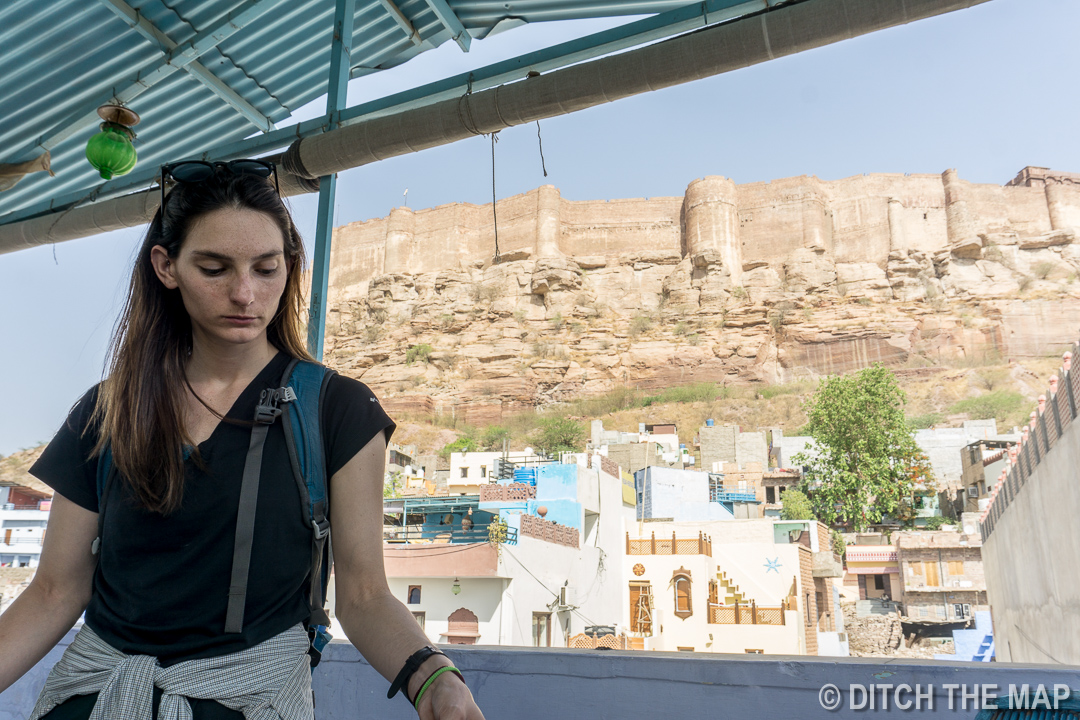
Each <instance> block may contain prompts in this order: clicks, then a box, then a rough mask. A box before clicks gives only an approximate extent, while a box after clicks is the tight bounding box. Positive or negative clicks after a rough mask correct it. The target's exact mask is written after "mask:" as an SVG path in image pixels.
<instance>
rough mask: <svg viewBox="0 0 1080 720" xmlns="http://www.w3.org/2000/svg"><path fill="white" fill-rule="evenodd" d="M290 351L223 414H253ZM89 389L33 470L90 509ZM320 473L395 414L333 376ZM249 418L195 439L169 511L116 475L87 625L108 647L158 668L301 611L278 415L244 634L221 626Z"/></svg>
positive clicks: (292, 619)
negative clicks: (141, 498)
mask: <svg viewBox="0 0 1080 720" xmlns="http://www.w3.org/2000/svg"><path fill="white" fill-rule="evenodd" d="M289 359H290V358H289V357H288V356H286V355H285V354H284V353H279V354H278V355H277V356H276V357H275V358H274V359H273V360H271V361H270V363H269V364H267V366H266V367H265V368H263V370H262V372H260V373H259V375H258V376H257V377H256V378H255V379H254V380H253V381H252V382H251V384H250V385H248V387H247V388H246V389H245V390H244V391H243V392H242V393H241V394H240V397H239V398H238V399H237V400H236V404H235V405H233V407H232V408H231V409H230V410H229V412H228V414H227V417H229V418H234V419H238V420H244V421H250V420H252V419H253V418H254V413H255V405H256V404H257V402H258V399H259V395H260V393H261V391H262V390H264V389H267V388H273V387H277V386H278V384H279V383H280V380H281V375H282V373H283V372H284V371H285V366H286V365H287V364H288V362H289ZM96 394H97V388H96V387H95V388H94V389H92V390H91V391H90V392H88V393H87V394H86V395H85V396H84V397H83V398H82V399H81V400H80V401H79V402H78V404H76V406H75V407H74V408H73V409H72V411H71V414H70V415H69V416H68V419H67V421H66V422H65V423H64V425H63V427H61V428H60V430H59V432H57V434H56V437H54V438H53V440H52V442H51V443H49V446H48V447H47V448H46V449H45V451H44V452H43V453H42V455H41V457H40V459H38V461H37V462H36V463H34V466H33V467H32V468H30V473H31V474H33V475H34V476H36V477H38V478H40V479H41V480H42V481H43V482H45V483H47V484H49V485H50V486H51V487H52V488H53V489H54V490H55V491H56V492H58V493H60V494H61V495H63V496H64V497H66V498H67V499H69V500H71V501H72V502H74V503H76V504H78V505H81V506H82V507H84V508H86V509H88V510H90V511H92V512H97V510H98V501H97V479H96V474H97V458H96V457H93V458H92V457H91V451H92V449H93V447H94V444H95V443H96V441H97V433H96V432H95V431H94V429H93V428H91V430H90V431H89V432H87V433H85V434H83V428H85V427H86V425H87V423H88V420H89V418H90V415H91V413H92V411H93V408H94V402H95V399H96ZM321 415H322V433H323V439H324V444H325V457H326V458H327V468H326V469H327V478H330V477H332V476H333V474H334V473H336V472H337V471H338V470H340V469H341V468H342V467H343V466H344V465H345V464H346V463H347V462H348V461H349V460H351V459H352V458H353V457H354V456H355V455H356V453H357V452H359V450H360V449H361V448H363V447H364V445H366V444H367V442H368V441H369V440H371V438H373V437H374V436H375V435H376V433H378V432H380V431H385V433H386V439H387V442H389V440H390V436H391V435H392V433H393V432H394V429H395V425H394V422H393V421H392V420H391V419H390V418H389V417H388V416H387V415H386V413H385V412H384V411H383V409H382V407H381V406H380V405H379V402H378V400H377V399H376V398H375V395H374V394H373V393H372V392H371V390H369V389H368V387H367V386H366V385H364V384H363V383H361V382H359V381H357V380H353V379H351V378H346V377H342V376H340V375H336V376H334V377H333V378H331V380H330V381H329V384H328V386H327V388H326V393H325V395H324V400H323V405H322V408H321ZM250 438H251V427H250V425H246V426H241V425H234V424H231V423H226V422H222V423H219V424H218V426H217V428H216V429H215V430H214V432H213V434H212V435H211V436H210V437H209V438H208V439H207V440H206V441H205V442H203V443H201V444H200V445H199V452H200V454H201V456H202V460H203V463H204V465H205V469H206V471H205V472H204V471H202V470H200V469H199V468H198V467H197V466H196V464H195V462H194V460H193V459H190V458H189V459H188V460H187V461H186V462H185V471H186V472H185V476H184V496H183V502H182V503H181V507H180V509H179V510H178V511H176V512H174V513H171V514H169V515H167V516H166V515H162V514H160V513H155V512H149V511H147V510H146V509H144V508H142V507H141V506H139V505H138V504H137V502H136V501H135V499H134V495H133V493H132V492H131V489H130V487H129V486H128V484H127V483H125V482H114V483H113V484H112V487H111V489H110V491H109V497H108V499H107V501H106V506H105V522H104V529H103V531H102V544H101V551H100V556H99V560H98V567H97V571H96V573H95V575H94V584H93V596H92V598H91V600H90V604H89V605H88V606H87V608H86V624H87V625H89V626H90V627H91V628H92V629H93V630H94V632H96V633H97V634H98V635H100V636H101V638H102V639H104V640H105V641H106V642H108V643H109V644H110V645H112V646H113V647H114V648H116V649H117V650H120V651H121V652H124V653H127V654H142V655H153V656H156V657H157V658H158V659H159V660H160V661H161V664H162V665H163V666H168V665H172V664H174V663H177V662H181V661H183V660H192V659H195V658H206V657H215V656H218V655H225V654H228V653H233V652H238V651H240V650H244V649H246V648H249V647H252V646H254V645H257V644H259V643H260V642H263V641H264V640H267V639H269V638H271V637H273V636H274V635H277V634H278V633H281V632H284V631H285V630H287V629H288V628H290V627H292V626H293V625H295V624H297V623H299V622H302V621H303V620H305V619H306V618H307V617H308V614H309V608H308V592H309V583H308V578H309V577H310V568H311V542H312V537H311V530H310V529H309V528H308V527H307V526H306V525H305V516H306V513H307V509H306V508H305V507H304V506H303V505H302V504H301V499H300V492H299V489H298V487H297V484H296V480H295V479H294V477H293V474H292V468H291V465H290V463H289V454H288V447H287V446H286V444H285V432H284V430H283V428H282V423H281V422H280V421H278V422H276V423H274V424H273V425H272V426H271V427H270V431H269V434H268V435H267V439H266V445H265V449H264V455H263V465H262V477H261V481H260V484H259V499H258V505H257V508H256V511H255V537H254V544H253V547H252V551H251V566H250V573H249V576H248V593H247V601H246V605H245V608H244V623H243V631H242V632H240V633H237V634H225V632H224V630H225V609H226V606H227V604H228V590H229V578H230V574H231V570H232V554H233V541H234V536H235V529H236V513H237V508H238V506H239V501H240V483H241V478H242V475H243V469H244V460H245V457H246V455H247V450H248V443H249V441H250Z"/></svg>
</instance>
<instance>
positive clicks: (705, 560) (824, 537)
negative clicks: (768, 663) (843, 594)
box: [624, 518, 848, 655]
mask: <svg viewBox="0 0 1080 720" xmlns="http://www.w3.org/2000/svg"><path fill="white" fill-rule="evenodd" d="M795 525H799V526H800V527H802V528H805V529H804V530H803V531H801V532H800V531H799V528H798V527H796V528H794V529H795V530H796V532H792V529H793V526H795ZM827 543H828V531H827V530H826V529H825V528H824V527H823V526H821V525H820V524H819V523H817V522H816V521H812V520H807V521H798V522H796V523H792V522H784V521H776V520H772V519H766V518H762V519H756V520H726V521H718V522H717V521H712V522H697V523H695V522H672V523H665V522H643V523H638V524H637V526H636V528H635V530H634V531H632V532H629V533H628V534H627V537H626V554H625V559H624V565H625V568H626V576H627V578H628V583H627V588H626V591H625V595H624V607H625V608H627V610H626V613H627V614H626V616H625V621H624V622H625V623H626V625H627V627H628V628H629V629H630V632H631V636H632V637H633V638H634V643H635V647H639V648H641V649H644V650H666V651H674V650H686V651H694V652H712V653H762V654H781V655H805V654H809V655H847V654H848V651H847V642H846V636H844V635H843V616H842V614H841V613H839V612H838V608H839V602H838V591H837V589H836V588H835V587H834V585H833V581H832V579H831V578H834V577H837V576H839V574H840V573H841V569H840V567H839V563H838V562H836V560H835V558H834V557H833V555H832V552H831V549H830V548H829V547H828V544H827Z"/></svg>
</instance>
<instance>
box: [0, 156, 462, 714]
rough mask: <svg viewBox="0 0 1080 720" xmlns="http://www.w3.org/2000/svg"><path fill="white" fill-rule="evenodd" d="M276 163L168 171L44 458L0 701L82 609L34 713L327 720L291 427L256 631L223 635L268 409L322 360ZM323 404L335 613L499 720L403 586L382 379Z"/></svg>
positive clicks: (420, 687)
mask: <svg viewBox="0 0 1080 720" xmlns="http://www.w3.org/2000/svg"><path fill="white" fill-rule="evenodd" d="M273 170H274V168H273V166H272V165H271V164H269V163H265V162H262V161H234V162H232V163H215V164H212V165H211V164H208V163H181V164H177V165H174V166H167V167H166V168H164V169H163V177H171V178H172V179H174V180H176V181H177V182H176V184H175V186H174V188H173V189H172V191H171V192H170V193H169V195H168V197H164V195H163V201H162V207H161V209H160V210H159V212H158V213H157V214H156V215H155V217H154V219H153V221H152V222H151V224H150V228H149V231H148V233H147V235H146V238H145V240H144V242H143V245H142V249H141V250H140V252H139V255H138V259H137V260H136V262H135V267H134V271H133V274H132V279H131V285H130V290H129V295H128V299H127V305H126V308H125V310H124V312H123V314H122V316H121V319H120V322H119V324H118V327H117V332H116V334H115V336H114V339H113V346H112V349H111V353H110V358H111V361H110V369H109V373H108V376H107V377H106V379H105V380H104V381H103V382H102V383H100V384H99V385H98V386H97V387H95V388H93V389H92V390H91V391H90V392H88V393H87V394H86V395H85V396H84V397H83V398H82V399H81V400H80V401H79V402H78V403H77V404H76V406H75V407H74V409H73V410H72V412H71V414H70V416H69V417H68V420H67V422H66V423H65V424H64V426H63V427H62V428H61V429H60V431H59V432H58V433H57V435H56V437H55V438H54V439H53V441H52V442H51V443H50V444H49V446H48V447H47V448H46V450H45V451H44V453H43V454H42V456H41V458H40V459H39V461H38V462H37V463H36V464H35V465H34V466H33V468H31V473H33V474H34V475H35V476H37V477H39V478H40V479H41V480H43V481H44V482H46V483H48V484H49V485H51V486H52V487H53V489H54V490H55V491H56V494H55V496H54V500H53V505H52V514H51V517H50V521H49V532H48V535H47V538H46V540H45V545H44V548H43V550H42V555H41V564H40V566H39V567H38V570H37V574H36V576H35V577H34V580H33V582H32V583H31V584H30V586H29V587H28V588H27V589H26V591H25V592H23V594H22V595H21V596H20V597H19V598H18V599H17V600H16V601H15V602H14V603H13V604H12V605H11V606H10V607H9V608H8V610H7V612H5V613H4V614H3V615H2V616H0V647H2V648H3V649H4V652H3V653H0V691H2V690H4V689H5V688H7V687H8V686H10V685H11V684H12V683H14V682H15V681H16V680H17V679H18V678H19V677H21V676H22V675H23V674H24V673H25V672H26V671H27V670H29V669H30V668H31V667H32V666H33V665H34V664H35V663H37V662H38V661H39V660H40V659H41V658H42V657H43V656H44V655H45V654H46V653H47V652H48V651H49V650H50V649H51V648H52V647H53V646H54V645H55V644H56V643H57V642H58V641H59V640H60V639H61V638H62V637H63V636H64V634H65V633H66V632H67V630H68V629H69V628H71V627H72V625H73V624H74V623H75V621H76V620H77V619H78V618H79V616H80V614H81V613H83V611H84V610H85V612H86V616H85V620H86V622H85V625H84V626H83V629H82V630H81V631H80V633H79V635H78V637H77V638H76V640H75V641H74V642H73V643H72V645H71V646H69V648H68V650H67V651H66V652H65V655H64V658H63V659H62V660H61V662H60V663H58V664H57V666H56V667H54V668H53V671H52V672H51V674H50V676H49V680H48V681H47V682H46V686H45V689H44V690H43V691H42V695H41V697H40V698H39V700H38V704H37V706H36V707H35V711H34V713H33V715H32V717H33V718H35V719H36V718H47V719H48V720H74V719H75V718H79V719H80V720H83V719H85V718H88V717H90V714H91V712H92V711H93V709H94V707H95V705H96V706H97V714H96V717H103V718H115V717H124V718H134V719H135V720H150V718H151V715H152V714H153V715H154V716H157V717H161V718H166V719H171V718H174V717H181V716H182V715H184V714H186V713H185V712H183V707H182V706H183V705H184V704H188V705H190V707H191V711H192V713H193V717H194V719H195V720H217V719H219V718H220V719H222V720H224V719H225V718H229V719H231V720H238V719H239V718H242V717H247V718H260V719H262V718H267V719H268V720H273V719H276V718H283V719H284V720H293V718H297V719H299V718H310V717H312V698H311V690H310V679H311V672H310V664H309V656H308V651H309V641H308V635H307V633H306V632H305V631H304V622H305V620H306V619H307V618H308V617H309V615H311V614H312V612H313V611H315V610H318V609H319V608H312V607H310V606H309V589H310V587H311V585H310V578H311V577H312V574H313V573H312V565H313V559H312V555H313V553H312V531H311V529H310V527H308V526H307V525H306V524H305V521H306V520H307V518H306V517H305V516H304V513H303V512H301V507H302V505H301V499H300V490H299V489H298V486H297V483H296V481H295V480H294V478H293V475H292V467H291V465H290V460H289V449H288V445H287V441H286V437H285V433H284V431H283V428H282V423H281V422H277V423H275V424H272V425H270V427H269V430H268V434H267V436H266V439H265V444H264V446H263V449H262V469H261V471H260V472H259V473H257V475H258V477H259V478H260V479H261V480H260V482H259V483H258V484H257V486H256V487H257V503H256V504H255V508H256V510H255V526H254V531H253V537H252V543H251V550H250V566H249V571H248V573H247V578H248V585H247V592H246V596H242V597H243V598H244V599H243V600H242V602H241V604H240V608H239V609H240V611H241V613H242V619H243V621H242V625H234V626H233V627H232V628H230V629H231V630H232V631H231V632H226V629H227V628H226V624H227V623H226V614H227V611H228V610H227V609H228V606H229V595H230V591H231V587H230V580H231V578H233V577H234V576H233V575H232V574H231V573H232V569H233V564H234V563H233V549H234V547H233V546H234V539H235V537H236V535H237V533H236V527H237V512H238V507H239V506H240V490H241V476H242V475H243V472H244V467H245V460H246V456H247V455H248V447H249V440H250V438H251V437H252V432H253V430H252V429H253V426H254V425H255V424H256V423H255V422H253V420H252V418H253V417H254V411H255V408H256V405H257V404H258V403H259V401H260V396H261V394H262V391H263V390H270V389H274V388H277V387H278V386H279V385H280V380H281V377H282V373H283V371H284V369H285V368H286V366H287V365H288V364H289V362H290V361H291V360H292V359H294V358H298V359H301V360H310V358H309V356H308V354H307V352H306V350H305V349H304V343H303V341H302V339H301V328H300V317H301V310H302V297H301V281H302V276H303V268H304V251H303V245H302V243H301V240H300V236H299V234H298V232H297V230H296V227H295V225H294V224H293V221H292V218H291V216H290V215H289V212H288V210H287V208H286V207H285V206H284V204H283V203H282V201H281V198H280V196H279V195H278V193H277V191H276V190H275V187H276V175H275V177H274V179H275V182H274V183H272V182H270V180H269V177H270V174H271V173H272V172H273ZM163 193H164V189H163ZM320 415H321V419H320V428H321V432H322V437H323V441H324V443H323V444H324V455H325V464H326V474H327V477H328V478H330V480H329V492H330V496H331V497H332V499H333V502H332V503H331V505H330V523H331V527H332V528H333V555H334V561H335V568H336V570H335V578H336V580H335V584H336V592H337V602H336V610H337V619H338V623H339V624H340V626H341V628H342V629H343V630H344V632H345V634H346V635H347V636H348V638H349V640H351V641H352V643H353V644H354V645H355V646H356V647H357V649H359V650H360V652H361V653H362V654H363V655H364V657H365V658H367V660H368V661H369V662H370V663H371V665H372V666H373V667H374V668H375V669H376V670H378V671H379V672H380V673H381V674H382V675H383V676H384V677H386V678H387V679H388V680H394V681H395V687H396V686H399V685H400V686H402V691H403V692H405V694H406V695H407V697H408V698H409V699H410V701H412V700H415V699H417V695H420V697H419V698H418V700H419V702H418V703H417V712H418V713H419V716H420V717H421V718H422V719H423V720H429V719H430V720H450V719H455V720H456V719H461V720H482V715H481V713H480V711H479V709H477V707H476V705H475V703H474V702H473V699H472V696H471V694H470V693H469V691H468V689H467V688H466V686H465V684H464V682H463V681H461V679H460V674H455V673H456V670H454V671H449V670H444V669H443V668H444V667H447V666H450V665H451V663H450V661H449V659H448V658H447V657H446V656H445V655H442V654H433V653H432V652H431V650H430V649H425V648H427V647H428V645H429V643H428V641H427V638H426V637H425V635H424V634H423V632H422V631H421V629H420V628H419V626H418V625H417V623H416V621H415V620H414V619H413V617H412V614H411V613H410V612H409V611H408V610H407V609H406V608H405V606H404V605H402V603H401V602H399V601H398V600H397V599H395V598H394V597H393V596H392V595H391V594H390V591H389V588H388V587H387V584H386V578H385V573H384V570H383V559H382V483H383V472H384V467H385V452H386V443H387V441H388V440H389V438H390V435H391V433H393V431H394V427H395V426H394V423H393V421H392V420H390V418H389V417H387V415H386V414H385V413H384V412H383V411H382V409H381V407H380V406H379V404H378V401H377V400H376V398H375V396H374V395H373V394H372V393H371V391H370V390H369V389H368V388H367V387H366V386H364V385H363V384H362V383H360V382H357V381H355V380H352V379H349V378H345V377H341V376H337V375H332V376H331V378H330V380H329V382H328V384H327V385H326V388H325V392H324V393H323V398H322V400H321V403H320ZM105 453H111V461H112V464H113V465H114V466H115V468H116V475H115V476H114V477H115V478H120V479H121V480H120V481H114V482H110V483H108V484H107V485H106V490H105V493H106V494H105V495H104V497H103V498H102V502H101V508H102V509H106V508H107V512H105V511H104V510H103V512H102V515H101V527H100V535H99V517H98V510H99V502H98V493H99V490H98V485H97V476H98V475H97V471H98V462H99V460H100V459H101V458H102V457H103V454H105ZM105 456H108V455H105ZM106 501H107V502H106ZM96 538H97V540H95V539H96ZM92 546H94V547H93V548H92ZM432 678H434V679H432Z"/></svg>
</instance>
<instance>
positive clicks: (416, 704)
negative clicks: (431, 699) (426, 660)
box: [413, 665, 465, 710]
mask: <svg viewBox="0 0 1080 720" xmlns="http://www.w3.org/2000/svg"><path fill="white" fill-rule="evenodd" d="M444 672H452V673H457V675H458V677H461V671H460V670H458V669H457V668H456V667H454V666H453V665H445V666H443V667H441V668H439V669H438V670H436V671H435V672H433V673H431V677H429V678H428V679H427V682H425V683H424V684H423V685H421V686H420V692H418V693H416V699H415V700H413V707H414V708H416V709H417V710H419V709H420V698H422V697H424V691H425V690H427V689H428V687H430V686H431V683H433V682H435V678H437V677H439V676H440V675H442V674H443V673H444ZM461 681H462V682H465V678H461Z"/></svg>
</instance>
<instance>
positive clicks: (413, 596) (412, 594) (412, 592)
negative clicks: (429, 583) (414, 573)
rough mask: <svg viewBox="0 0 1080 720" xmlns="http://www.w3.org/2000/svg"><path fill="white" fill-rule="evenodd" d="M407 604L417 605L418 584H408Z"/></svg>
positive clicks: (418, 601)
mask: <svg viewBox="0 0 1080 720" xmlns="http://www.w3.org/2000/svg"><path fill="white" fill-rule="evenodd" d="M408 604H409V605H419V604H420V586H419V585H410V586H409V601H408Z"/></svg>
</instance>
